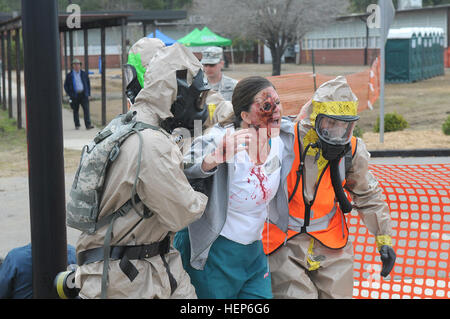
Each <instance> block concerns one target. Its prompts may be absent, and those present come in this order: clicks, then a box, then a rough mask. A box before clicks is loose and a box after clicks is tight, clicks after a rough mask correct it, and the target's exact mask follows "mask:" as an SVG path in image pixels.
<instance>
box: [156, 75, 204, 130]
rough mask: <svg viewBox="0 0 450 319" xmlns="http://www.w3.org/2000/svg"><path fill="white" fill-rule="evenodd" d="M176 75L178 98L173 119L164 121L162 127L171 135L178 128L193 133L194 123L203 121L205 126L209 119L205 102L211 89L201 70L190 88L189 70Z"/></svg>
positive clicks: (174, 105) (173, 107) (174, 104)
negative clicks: (188, 80)
mask: <svg viewBox="0 0 450 319" xmlns="http://www.w3.org/2000/svg"><path fill="white" fill-rule="evenodd" d="M176 75H177V85H178V87H177V98H176V100H175V102H173V104H172V106H171V108H170V112H171V113H172V114H173V117H170V118H167V119H165V120H163V121H162V123H161V127H162V128H164V129H165V130H166V131H167V132H169V133H172V131H173V130H174V129H176V128H177V127H184V128H186V129H188V130H189V131H191V132H193V130H194V121H196V120H201V121H202V124H203V123H204V122H205V121H206V120H207V118H208V115H209V114H208V107H207V105H206V103H205V102H206V96H207V94H208V91H209V90H210V87H209V85H208V83H207V82H206V81H205V79H204V75H203V71H202V70H201V69H200V70H199V71H198V73H197V75H196V76H195V77H194V78H193V79H192V84H191V85H190V86H189V84H188V82H187V70H178V71H177V72H176Z"/></svg>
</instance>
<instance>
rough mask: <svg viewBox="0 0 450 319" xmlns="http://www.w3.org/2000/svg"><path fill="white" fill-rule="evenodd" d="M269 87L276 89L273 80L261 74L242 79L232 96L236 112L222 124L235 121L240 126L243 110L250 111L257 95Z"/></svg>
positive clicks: (221, 123) (235, 125) (235, 124)
mask: <svg viewBox="0 0 450 319" xmlns="http://www.w3.org/2000/svg"><path fill="white" fill-rule="evenodd" d="M268 87H273V88H274V89H275V87H274V86H273V84H272V82H270V81H269V80H267V79H266V78H263V77H261V76H249V77H246V78H244V79H242V80H240V81H239V82H238V84H237V85H236V87H235V88H234V91H233V97H232V98H231V103H232V104H233V111H234V114H232V115H230V116H229V117H228V118H226V119H225V120H223V121H222V122H220V125H222V126H225V125H228V124H231V123H233V124H234V127H236V128H237V127H239V126H240V125H241V122H242V118H241V112H250V106H251V105H252V104H253V102H254V98H255V95H256V94H258V93H259V92H260V91H262V90H264V89H266V88H268Z"/></svg>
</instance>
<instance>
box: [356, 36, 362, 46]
mask: <svg viewBox="0 0 450 319" xmlns="http://www.w3.org/2000/svg"><path fill="white" fill-rule="evenodd" d="M356 47H357V48H362V38H357V40H356Z"/></svg>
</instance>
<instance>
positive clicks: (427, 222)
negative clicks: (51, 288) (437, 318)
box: [347, 164, 450, 299]
mask: <svg viewBox="0 0 450 319" xmlns="http://www.w3.org/2000/svg"><path fill="white" fill-rule="evenodd" d="M370 169H371V171H372V173H373V174H374V176H375V177H376V178H377V179H378V181H379V182H380V185H381V187H382V189H383V195H384V197H385V200H386V202H387V203H388V204H389V208H390V214H391V218H392V222H393V224H392V226H393V230H394V235H393V237H392V239H393V247H394V249H395V252H396V254H397V260H396V263H395V266H394V269H393V270H392V272H391V274H390V276H389V277H387V278H383V277H381V275H380V271H381V260H380V257H379V253H378V251H377V248H376V244H375V237H374V236H372V235H370V234H369V232H368V230H367V228H366V227H365V226H364V225H363V223H362V222H361V220H360V219H359V217H358V214H357V213H356V212H354V211H353V212H352V213H351V215H349V216H348V218H347V221H348V226H349V230H350V233H351V236H350V239H351V240H352V241H353V246H354V253H355V259H354V264H355V268H354V289H353V297H354V298H363V299H369V298H370V299H397V298H399V299H400V298H402V299H403V298H405V299H409V298H411V299H412V298H433V299H441V298H442V299H448V298H450V281H449V277H450V265H449V263H450V259H449V251H450V249H449V246H450V199H449V198H450V196H449V194H450V164H429V165H371V166H370Z"/></svg>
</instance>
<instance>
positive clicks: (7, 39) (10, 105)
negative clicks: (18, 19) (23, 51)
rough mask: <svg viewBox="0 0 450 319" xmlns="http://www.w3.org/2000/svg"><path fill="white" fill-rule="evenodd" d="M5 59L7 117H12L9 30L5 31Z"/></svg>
mask: <svg viewBox="0 0 450 319" xmlns="http://www.w3.org/2000/svg"><path fill="white" fill-rule="evenodd" d="M6 42H7V44H6V58H7V59H8V116H9V118H12V117H13V112H12V79H11V71H12V70H11V69H12V63H11V62H12V61H11V30H8V31H6Z"/></svg>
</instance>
